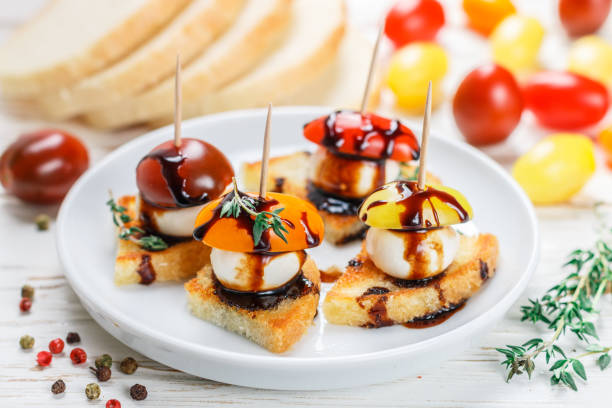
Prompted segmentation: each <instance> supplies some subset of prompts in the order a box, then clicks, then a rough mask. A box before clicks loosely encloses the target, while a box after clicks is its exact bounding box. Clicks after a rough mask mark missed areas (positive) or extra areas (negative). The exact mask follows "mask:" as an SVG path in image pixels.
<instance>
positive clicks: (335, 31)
mask: <svg viewBox="0 0 612 408" xmlns="http://www.w3.org/2000/svg"><path fill="white" fill-rule="evenodd" d="M292 13H293V19H292V21H291V24H290V27H289V32H288V33H287V36H286V37H285V38H284V40H283V42H282V44H281V45H280V46H279V47H278V49H276V50H275V51H274V52H273V53H272V54H270V55H269V56H268V57H267V58H266V59H265V60H263V61H262V63H261V64H259V65H258V66H257V67H256V68H255V69H254V70H253V71H251V72H249V73H248V74H247V75H245V76H243V77H241V78H239V79H238V80H236V81H234V82H232V83H230V84H229V85H227V86H226V87H224V88H222V89H220V90H218V91H215V92H213V93H206V94H203V95H202V97H201V98H200V99H199V100H198V101H197V102H193V103H189V104H187V103H186V104H184V109H183V112H184V117H194V116H199V115H204V114H209V113H214V112H220V111H225V110H231V109H243V108H252V107H259V106H264V105H266V104H267V103H268V102H272V103H274V104H276V103H277V102H279V101H281V100H283V98H286V97H287V95H292V94H293V93H295V92H296V91H298V90H299V89H302V86H304V85H305V84H308V83H311V82H312V81H313V80H314V79H315V78H317V77H319V76H320V75H321V74H322V73H323V72H324V71H325V69H326V68H327V67H329V66H330V65H331V64H332V63H333V61H334V60H335V56H336V53H337V52H338V48H339V47H340V43H341V41H342V38H343V35H344V28H345V7H344V2H343V0H295V1H294V3H293V10H292ZM171 121H172V117H171V115H166V117H162V118H160V119H159V120H156V121H154V123H155V125H157V124H164V123H169V122H171Z"/></svg>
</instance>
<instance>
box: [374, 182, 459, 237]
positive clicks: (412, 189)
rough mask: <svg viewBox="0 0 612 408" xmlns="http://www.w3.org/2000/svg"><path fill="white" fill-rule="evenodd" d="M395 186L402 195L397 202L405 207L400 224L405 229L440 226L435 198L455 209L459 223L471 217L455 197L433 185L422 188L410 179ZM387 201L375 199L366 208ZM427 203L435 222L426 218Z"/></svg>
mask: <svg viewBox="0 0 612 408" xmlns="http://www.w3.org/2000/svg"><path fill="white" fill-rule="evenodd" d="M395 188H396V189H397V192H398V193H399V194H400V197H401V198H400V200H398V201H396V202H395V203H396V204H397V205H399V206H401V207H403V211H402V212H401V214H400V224H401V228H403V229H407V230H422V229H432V228H439V227H440V226H441V225H440V220H439V217H438V212H437V211H436V208H435V206H434V205H433V203H432V201H431V200H432V199H434V198H435V199H437V200H440V201H441V202H443V203H444V204H446V205H447V206H449V207H450V208H452V209H454V210H455V211H456V212H457V215H458V217H459V223H462V222H466V221H468V220H469V218H470V216H469V214H468V212H467V210H466V209H465V208H463V206H462V205H461V204H460V203H459V202H458V201H457V199H456V198H455V197H453V196H452V195H451V194H449V193H447V192H446V191H442V190H438V189H436V188H434V187H431V186H428V187H427V188H426V189H424V190H421V189H419V186H418V183H417V182H416V181H409V180H400V181H398V182H397V183H395ZM386 203H387V202H386V201H380V200H379V201H374V202H372V203H370V204H368V206H367V208H366V210H369V209H371V208H374V207H376V206H379V205H383V204H386ZM425 203H429V206H428V207H431V211H432V214H433V218H434V222H433V223H432V222H431V220H425V219H424V216H423V213H424V210H425ZM363 218H365V217H362V219H363ZM364 221H365V220H364Z"/></svg>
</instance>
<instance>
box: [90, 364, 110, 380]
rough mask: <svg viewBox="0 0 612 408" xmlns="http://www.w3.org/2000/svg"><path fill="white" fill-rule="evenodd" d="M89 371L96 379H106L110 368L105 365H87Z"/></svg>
mask: <svg viewBox="0 0 612 408" xmlns="http://www.w3.org/2000/svg"><path fill="white" fill-rule="evenodd" d="M89 369H90V370H91V372H92V373H93V374H94V375H95V376H96V378H97V379H98V381H102V382H105V381H108V380H110V378H111V369H110V368H108V367H106V366H101V367H99V368H93V367H89Z"/></svg>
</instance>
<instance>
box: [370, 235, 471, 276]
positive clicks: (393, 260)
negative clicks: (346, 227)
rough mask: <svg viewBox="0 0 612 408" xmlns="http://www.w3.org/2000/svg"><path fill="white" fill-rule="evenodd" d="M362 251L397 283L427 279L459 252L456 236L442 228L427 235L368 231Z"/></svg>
mask: <svg viewBox="0 0 612 408" xmlns="http://www.w3.org/2000/svg"><path fill="white" fill-rule="evenodd" d="M365 241H366V251H367V253H368V255H369V257H370V259H372V262H374V264H375V265H376V266H377V267H378V268H379V269H380V270H382V271H383V272H385V273H386V274H387V275H390V276H393V277H395V278H399V279H409V280H418V279H425V278H430V277H432V276H435V275H437V274H439V273H440V272H442V271H444V270H445V269H446V268H448V266H449V265H450V264H451V263H452V262H453V260H454V259H455V256H456V255H457V250H458V249H459V234H457V232H456V231H455V230H454V229H453V228H451V227H444V228H438V229H434V230H430V231H394V230H387V229H382V228H370V229H369V230H368V233H367V235H366V239H365Z"/></svg>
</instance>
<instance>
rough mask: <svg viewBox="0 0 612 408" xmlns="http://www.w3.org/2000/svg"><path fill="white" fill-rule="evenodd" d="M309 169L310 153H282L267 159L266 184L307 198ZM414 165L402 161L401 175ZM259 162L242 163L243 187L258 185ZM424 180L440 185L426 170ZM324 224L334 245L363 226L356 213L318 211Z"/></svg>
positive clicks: (409, 174)
mask: <svg viewBox="0 0 612 408" xmlns="http://www.w3.org/2000/svg"><path fill="white" fill-rule="evenodd" d="M309 168H310V153H308V152H296V153H292V154H288V155H285V156H277V157H272V158H270V162H269V166H268V186H270V188H271V189H272V191H276V192H279V193H287V194H293V195H296V196H298V197H300V198H302V199H304V200H307V199H308V187H307V186H308V173H309V170H308V169H309ZM415 169H416V167H415V166H413V165H410V164H402V168H401V171H402V176H403V177H407V178H410V177H414V173H415ZM260 170H261V162H251V163H243V165H242V168H241V180H242V182H243V184H244V187H245V188H246V189H247V190H250V191H257V189H258V188H259V173H260ZM427 182H428V183H436V184H440V180H439V179H438V178H437V177H435V176H434V175H432V174H430V173H427ZM319 214H320V215H321V217H322V218H323V222H324V223H325V239H326V240H327V241H328V242H331V243H332V244H335V245H340V244H344V243H347V242H350V241H352V240H354V239H358V238H361V237H362V235H363V233H364V232H365V230H366V229H367V226H366V225H365V224H364V223H362V222H361V220H359V217H357V215H341V214H331V213H329V212H327V211H325V210H319Z"/></svg>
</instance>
